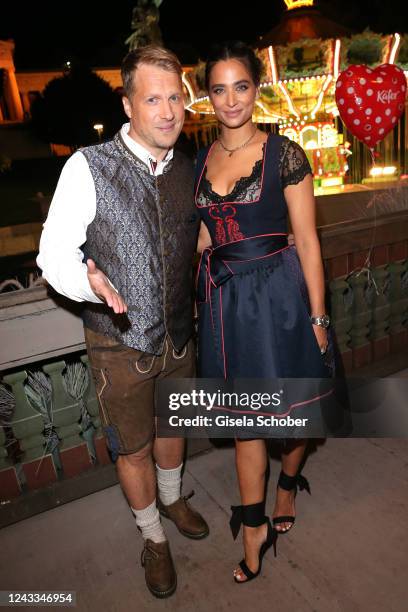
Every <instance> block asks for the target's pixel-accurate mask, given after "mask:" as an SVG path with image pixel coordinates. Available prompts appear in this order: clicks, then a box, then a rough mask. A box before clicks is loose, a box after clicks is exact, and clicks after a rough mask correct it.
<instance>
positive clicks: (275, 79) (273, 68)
mask: <svg viewBox="0 0 408 612" xmlns="http://www.w3.org/2000/svg"><path fill="white" fill-rule="evenodd" d="M268 57H269V64H270V66H271V72H272V82H273V84H274V85H276V83H277V82H278V70H277V67H276V61H275V54H274V52H273V47H272V45H270V47H268Z"/></svg>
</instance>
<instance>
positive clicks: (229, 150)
mask: <svg viewBox="0 0 408 612" xmlns="http://www.w3.org/2000/svg"><path fill="white" fill-rule="evenodd" d="M256 132H257V127H256V126H255V130H254V132H253V134H251V136H250V137H249V138H248V140H246V141H245V142H244V143H243V144H241V145H239V146H238V147H235V149H227V147H226V146H225V145H224V143H223V142H222V140H221V138H219V139H218V142H219V143H220V145H221V146H222V148H223V149H224V151H227V152H228V153H229V156H228V157H231V155H232V154H233V153H235V151H238V150H239V149H243V148H244V147H246V146H247V144H249V143H250V142H251V140H252V139H253V137H254V136H255V134H256Z"/></svg>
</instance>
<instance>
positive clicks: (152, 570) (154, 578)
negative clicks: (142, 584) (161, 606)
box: [141, 540, 177, 599]
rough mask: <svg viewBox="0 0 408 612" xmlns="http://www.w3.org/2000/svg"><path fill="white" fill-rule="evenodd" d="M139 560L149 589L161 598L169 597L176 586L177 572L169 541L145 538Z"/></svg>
mask: <svg viewBox="0 0 408 612" xmlns="http://www.w3.org/2000/svg"><path fill="white" fill-rule="evenodd" d="M141 561H142V567H144V568H145V579H146V584H147V588H148V589H149V591H150V592H151V593H152V594H153V595H154V596H155V597H160V598H161V599H164V598H165V597H170V595H172V594H173V593H174V591H175V590H176V587H177V574H176V570H175V568H174V564H173V559H172V558H171V553H170V547H169V543H168V542H167V541H166V542H159V543H156V542H152V540H145V545H144V549H143V552H142V559H141Z"/></svg>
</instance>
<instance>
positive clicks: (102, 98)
mask: <svg viewBox="0 0 408 612" xmlns="http://www.w3.org/2000/svg"><path fill="white" fill-rule="evenodd" d="M31 117H32V127H33V129H34V131H35V132H36V134H37V135H38V137H39V138H40V139H41V140H43V141H45V142H50V143H54V144H64V145H67V146H70V147H73V148H77V147H79V146H85V145H89V144H92V143H95V142H97V141H98V138H99V135H98V132H97V131H96V130H95V129H94V127H93V126H94V125H95V124H98V123H99V124H102V125H103V137H104V138H109V137H111V136H113V134H114V133H115V132H116V131H117V130H118V129H119V128H120V126H121V124H122V123H123V120H124V112H123V108H122V102H121V99H120V96H119V94H118V93H117V92H115V91H114V90H113V89H112V87H111V86H110V85H109V83H107V82H106V81H105V80H104V79H102V78H101V77H99V76H98V75H97V74H95V73H94V72H92V71H91V70H90V69H88V68H85V67H84V66H74V67H73V68H72V69H70V70H69V72H66V73H65V74H64V76H62V77H58V78H55V79H53V80H52V81H50V82H49V83H48V85H47V86H46V88H45V89H44V92H43V95H41V96H39V97H38V98H37V100H35V101H34V102H33V103H32V106H31Z"/></svg>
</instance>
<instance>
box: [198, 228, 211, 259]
mask: <svg viewBox="0 0 408 612" xmlns="http://www.w3.org/2000/svg"><path fill="white" fill-rule="evenodd" d="M209 246H211V236H210V232H209V231H208V229H207V226H206V225H205V223H204V222H203V221H201V225H200V233H199V234H198V242H197V252H198V253H202V252H203V251H204V249H205V248H206V247H209Z"/></svg>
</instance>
